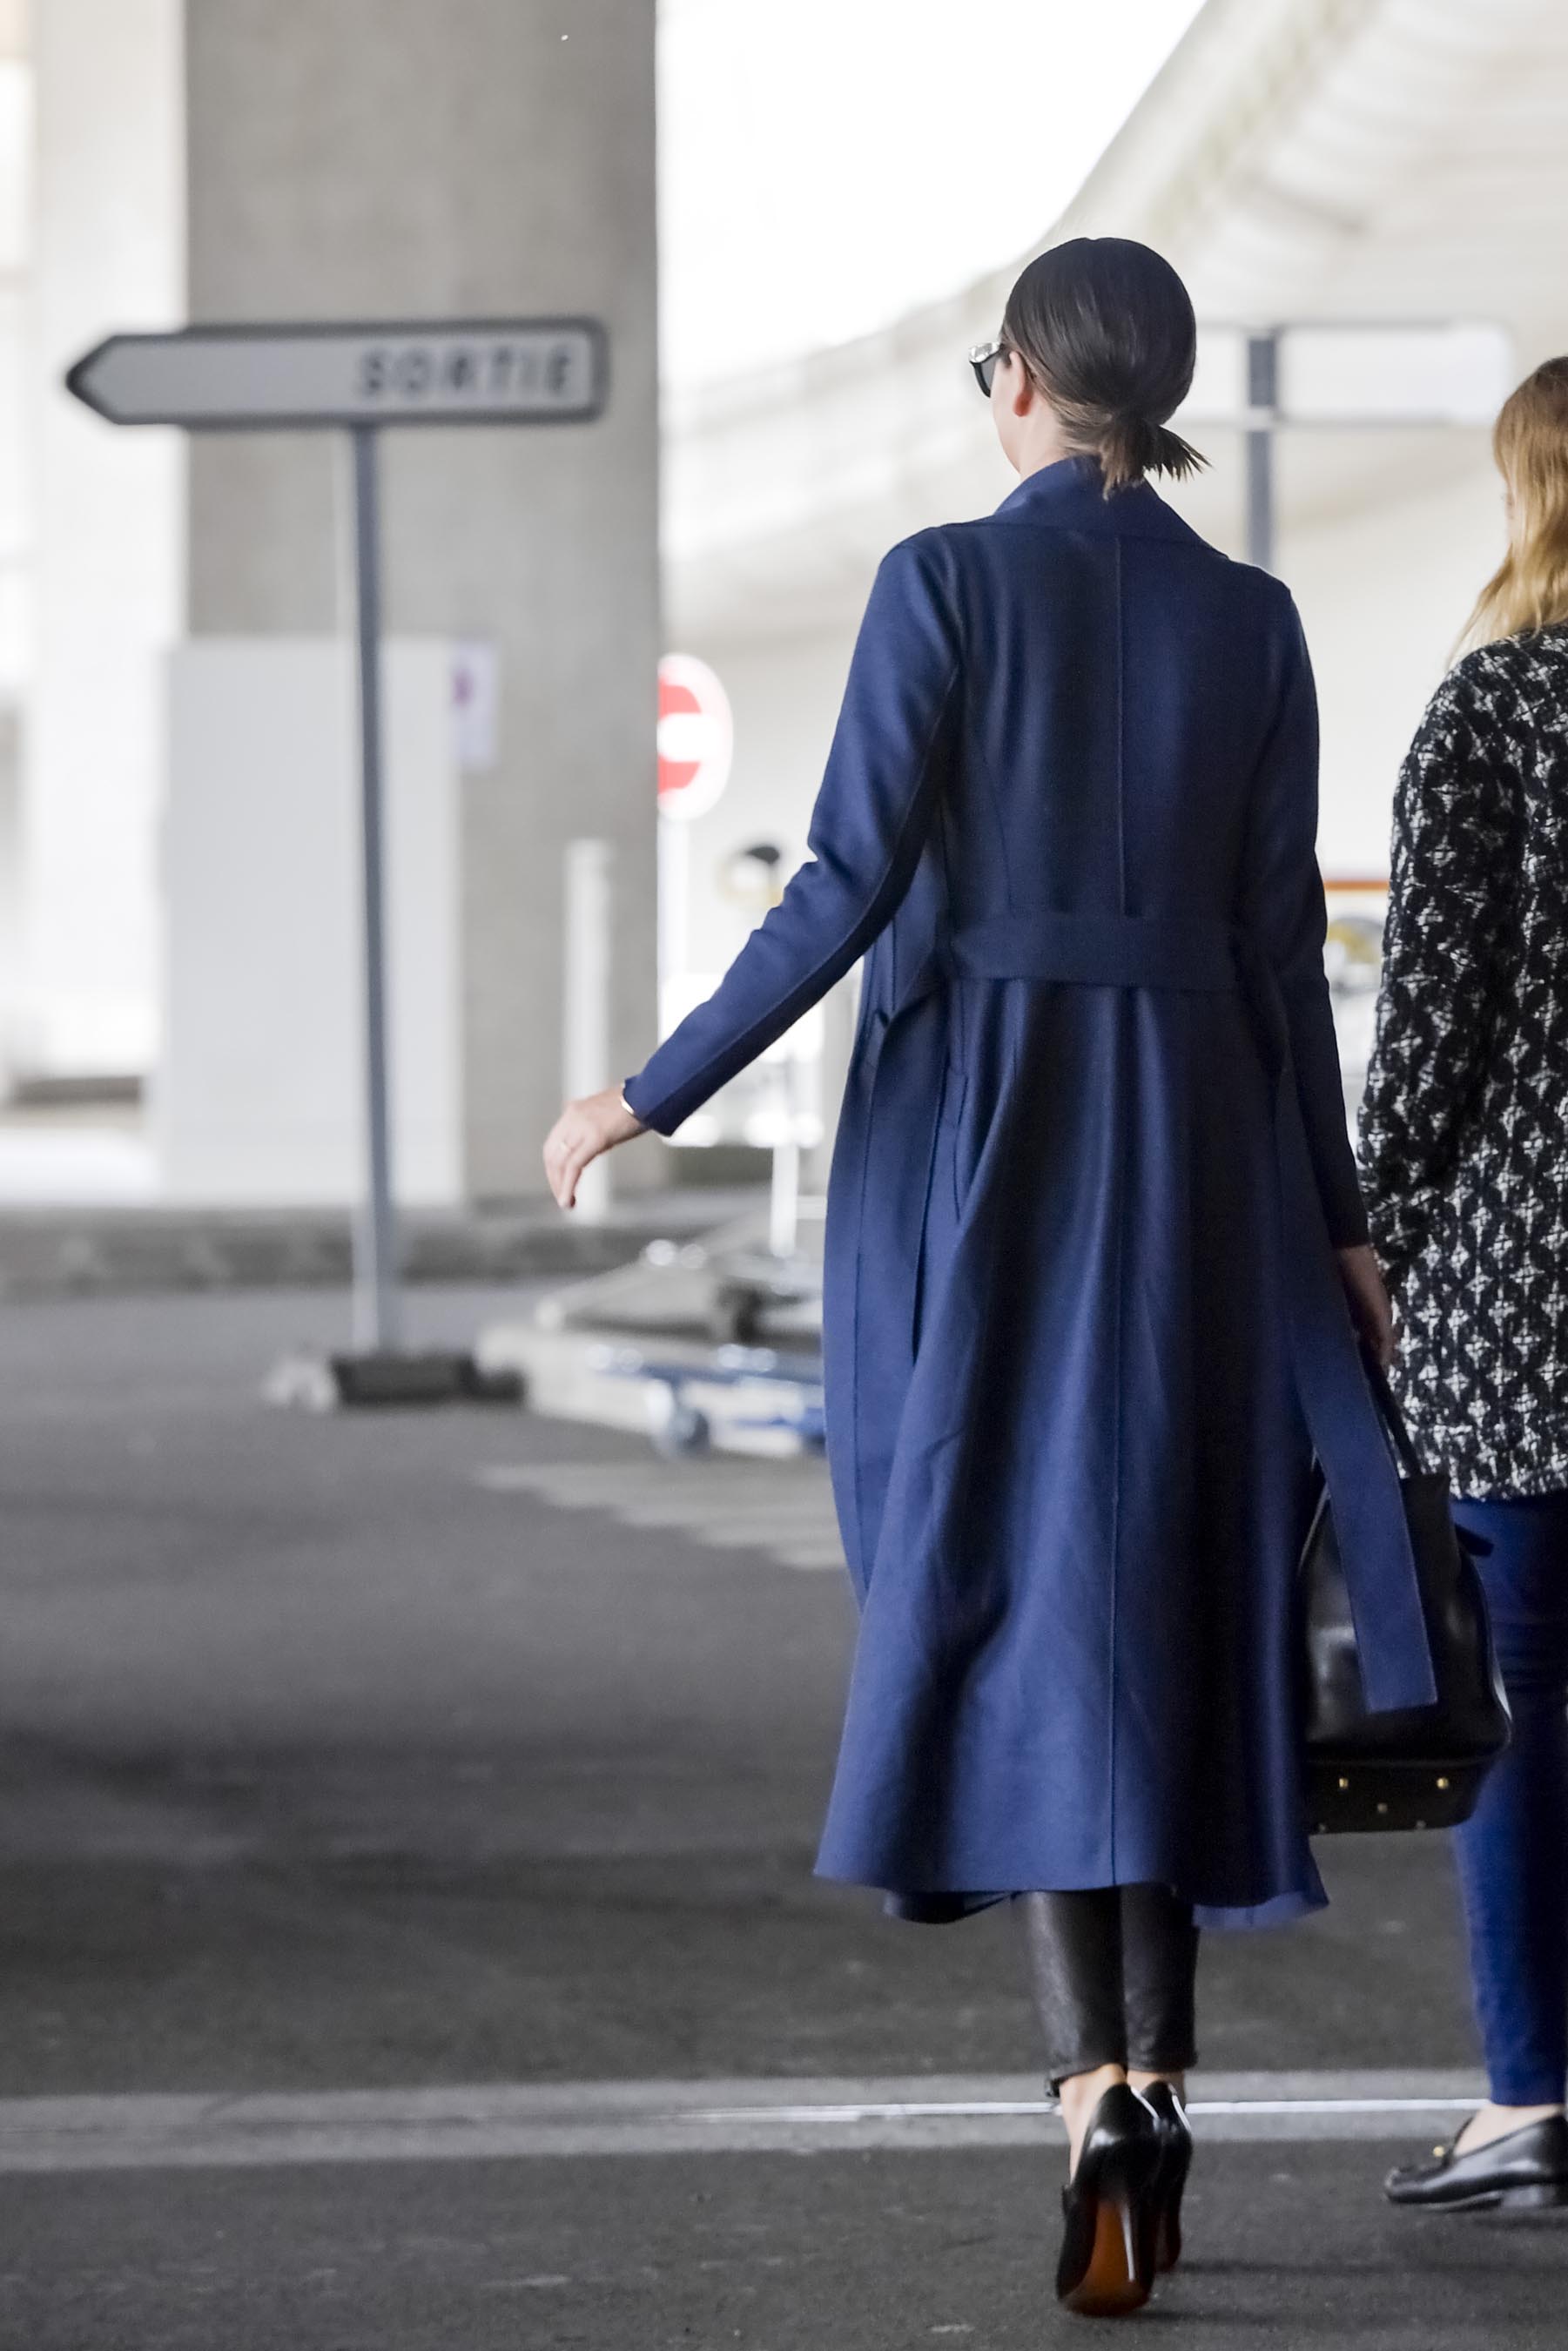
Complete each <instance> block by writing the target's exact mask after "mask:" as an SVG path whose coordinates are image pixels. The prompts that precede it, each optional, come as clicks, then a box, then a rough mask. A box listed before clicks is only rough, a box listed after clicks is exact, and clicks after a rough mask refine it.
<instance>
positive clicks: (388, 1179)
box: [349, 424, 402, 1355]
mask: <svg viewBox="0 0 1568 2351" xmlns="http://www.w3.org/2000/svg"><path fill="white" fill-rule="evenodd" d="M349 441H350V450H351V453H352V456H353V478H354V640H355V644H354V656H355V658H354V669H355V677H356V680H357V683H358V689H359V712H360V856H361V891H362V893H363V902H362V903H363V913H364V940H363V944H364V952H365V1203H364V1226H363V1229H362V1231H361V1234H360V1235H359V1236H358V1238H357V1245H356V1248H355V1250H354V1338H355V1342H356V1343H357V1344H358V1345H359V1346H361V1347H368V1348H370V1349H371V1350H372V1351H373V1352H374V1353H377V1354H383V1355H385V1354H392V1353H394V1352H395V1350H396V1349H397V1347H398V1346H399V1344H400V1343H401V1341H402V1332H401V1330H400V1329H399V1322H400V1320H401V1318H400V1315H399V1312H398V1303H399V1301H398V1287H397V1227H396V1221H395V1212H394V1209H393V1206H392V1102H391V1090H390V1088H389V1085H388V1082H387V941H386V850H385V846H384V842H383V840H382V834H383V831H384V826H383V822H382V814H383V808H382V693H381V661H382V587H381V511H380V507H379V504H378V499H377V483H376V471H377V468H376V428H375V427H374V425H371V424H356V425H354V426H353V427H352V428H351V430H350V435H349Z"/></svg>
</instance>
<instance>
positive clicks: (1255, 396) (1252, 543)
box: [1247, 329, 1280, 571]
mask: <svg viewBox="0 0 1568 2351" xmlns="http://www.w3.org/2000/svg"><path fill="white" fill-rule="evenodd" d="M1279 404H1280V338H1279V334H1278V331H1277V330H1276V329H1269V330H1268V331H1267V332H1265V333H1263V334H1256V335H1249V336H1248V338H1247V560H1248V562H1249V563H1256V564H1258V565H1259V566H1260V568H1261V569H1263V570H1265V571H1272V569H1274V427H1275V425H1276V423H1278V421H1279Z"/></svg>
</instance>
